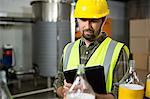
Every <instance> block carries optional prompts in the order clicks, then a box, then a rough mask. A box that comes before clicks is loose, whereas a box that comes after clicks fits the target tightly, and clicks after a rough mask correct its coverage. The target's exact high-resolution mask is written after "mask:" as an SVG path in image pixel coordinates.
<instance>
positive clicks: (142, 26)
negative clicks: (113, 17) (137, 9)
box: [130, 19, 150, 71]
mask: <svg viewBox="0 0 150 99" xmlns="http://www.w3.org/2000/svg"><path fill="white" fill-rule="evenodd" d="M130 50H131V52H132V53H133V57H134V59H135V61H136V68H137V69H141V70H149V71H150V59H149V58H150V19H138V20H137V19H136V20H131V21H130Z"/></svg>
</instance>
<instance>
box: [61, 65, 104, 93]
mask: <svg viewBox="0 0 150 99" xmlns="http://www.w3.org/2000/svg"><path fill="white" fill-rule="evenodd" d="M76 72H77V69H73V70H68V71H64V75H65V79H66V81H67V82H68V83H73V81H74V80H75V77H76ZM85 74H86V78H87V80H88V82H89V84H90V85H91V86H92V88H93V90H94V91H95V92H96V93H106V83H105V76H104V67H103V66H100V65H98V66H92V67H86V68H85Z"/></svg>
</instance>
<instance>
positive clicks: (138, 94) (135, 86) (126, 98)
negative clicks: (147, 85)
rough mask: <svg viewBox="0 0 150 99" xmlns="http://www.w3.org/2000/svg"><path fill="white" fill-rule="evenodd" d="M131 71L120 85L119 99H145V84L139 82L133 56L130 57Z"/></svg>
mask: <svg viewBox="0 0 150 99" xmlns="http://www.w3.org/2000/svg"><path fill="white" fill-rule="evenodd" d="M129 65H130V69H129V72H128V74H127V75H126V76H125V77H124V80H123V81H122V82H121V83H120V85H119V94H118V95H119V96H118V99H143V97H144V84H143V83H142V82H141V81H140V80H139V78H138V76H137V73H136V71H135V60H133V55H132V54H131V55H130V57H129Z"/></svg>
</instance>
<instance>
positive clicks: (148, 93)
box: [146, 79, 150, 98]
mask: <svg viewBox="0 0 150 99" xmlns="http://www.w3.org/2000/svg"><path fill="white" fill-rule="evenodd" d="M146 97H148V98H150V79H147V81H146Z"/></svg>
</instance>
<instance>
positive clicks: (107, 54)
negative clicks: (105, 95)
mask: <svg viewBox="0 0 150 99" xmlns="http://www.w3.org/2000/svg"><path fill="white" fill-rule="evenodd" d="M79 43H80V40H78V41H76V42H75V43H72V45H71V44H69V45H68V46H66V47H65V49H64V58H63V59H64V70H71V69H75V68H77V67H78V66H79V64H80V61H79V60H80V58H79ZM123 45H124V44H122V43H119V42H116V41H113V40H112V39H111V38H109V37H107V38H106V39H105V40H104V41H103V42H102V43H101V44H100V46H99V47H98V48H97V49H96V50H95V52H94V53H93V55H92V56H91V58H90V59H89V61H88V63H87V64H86V66H95V65H101V66H104V67H105V68H104V69H105V78H106V91H107V92H111V88H112V81H113V80H112V79H113V70H114V68H115V65H116V62H117V59H118V56H119V53H120V50H121V48H122V47H123ZM69 46H70V47H69ZM68 48H69V49H68ZM126 49H127V50H128V48H127V47H126ZM126 49H125V50H126ZM67 51H69V52H67ZM70 51H71V52H70ZM126 52H128V51H126ZM66 54H68V55H66ZM99 56H101V57H99Z"/></svg>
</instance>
